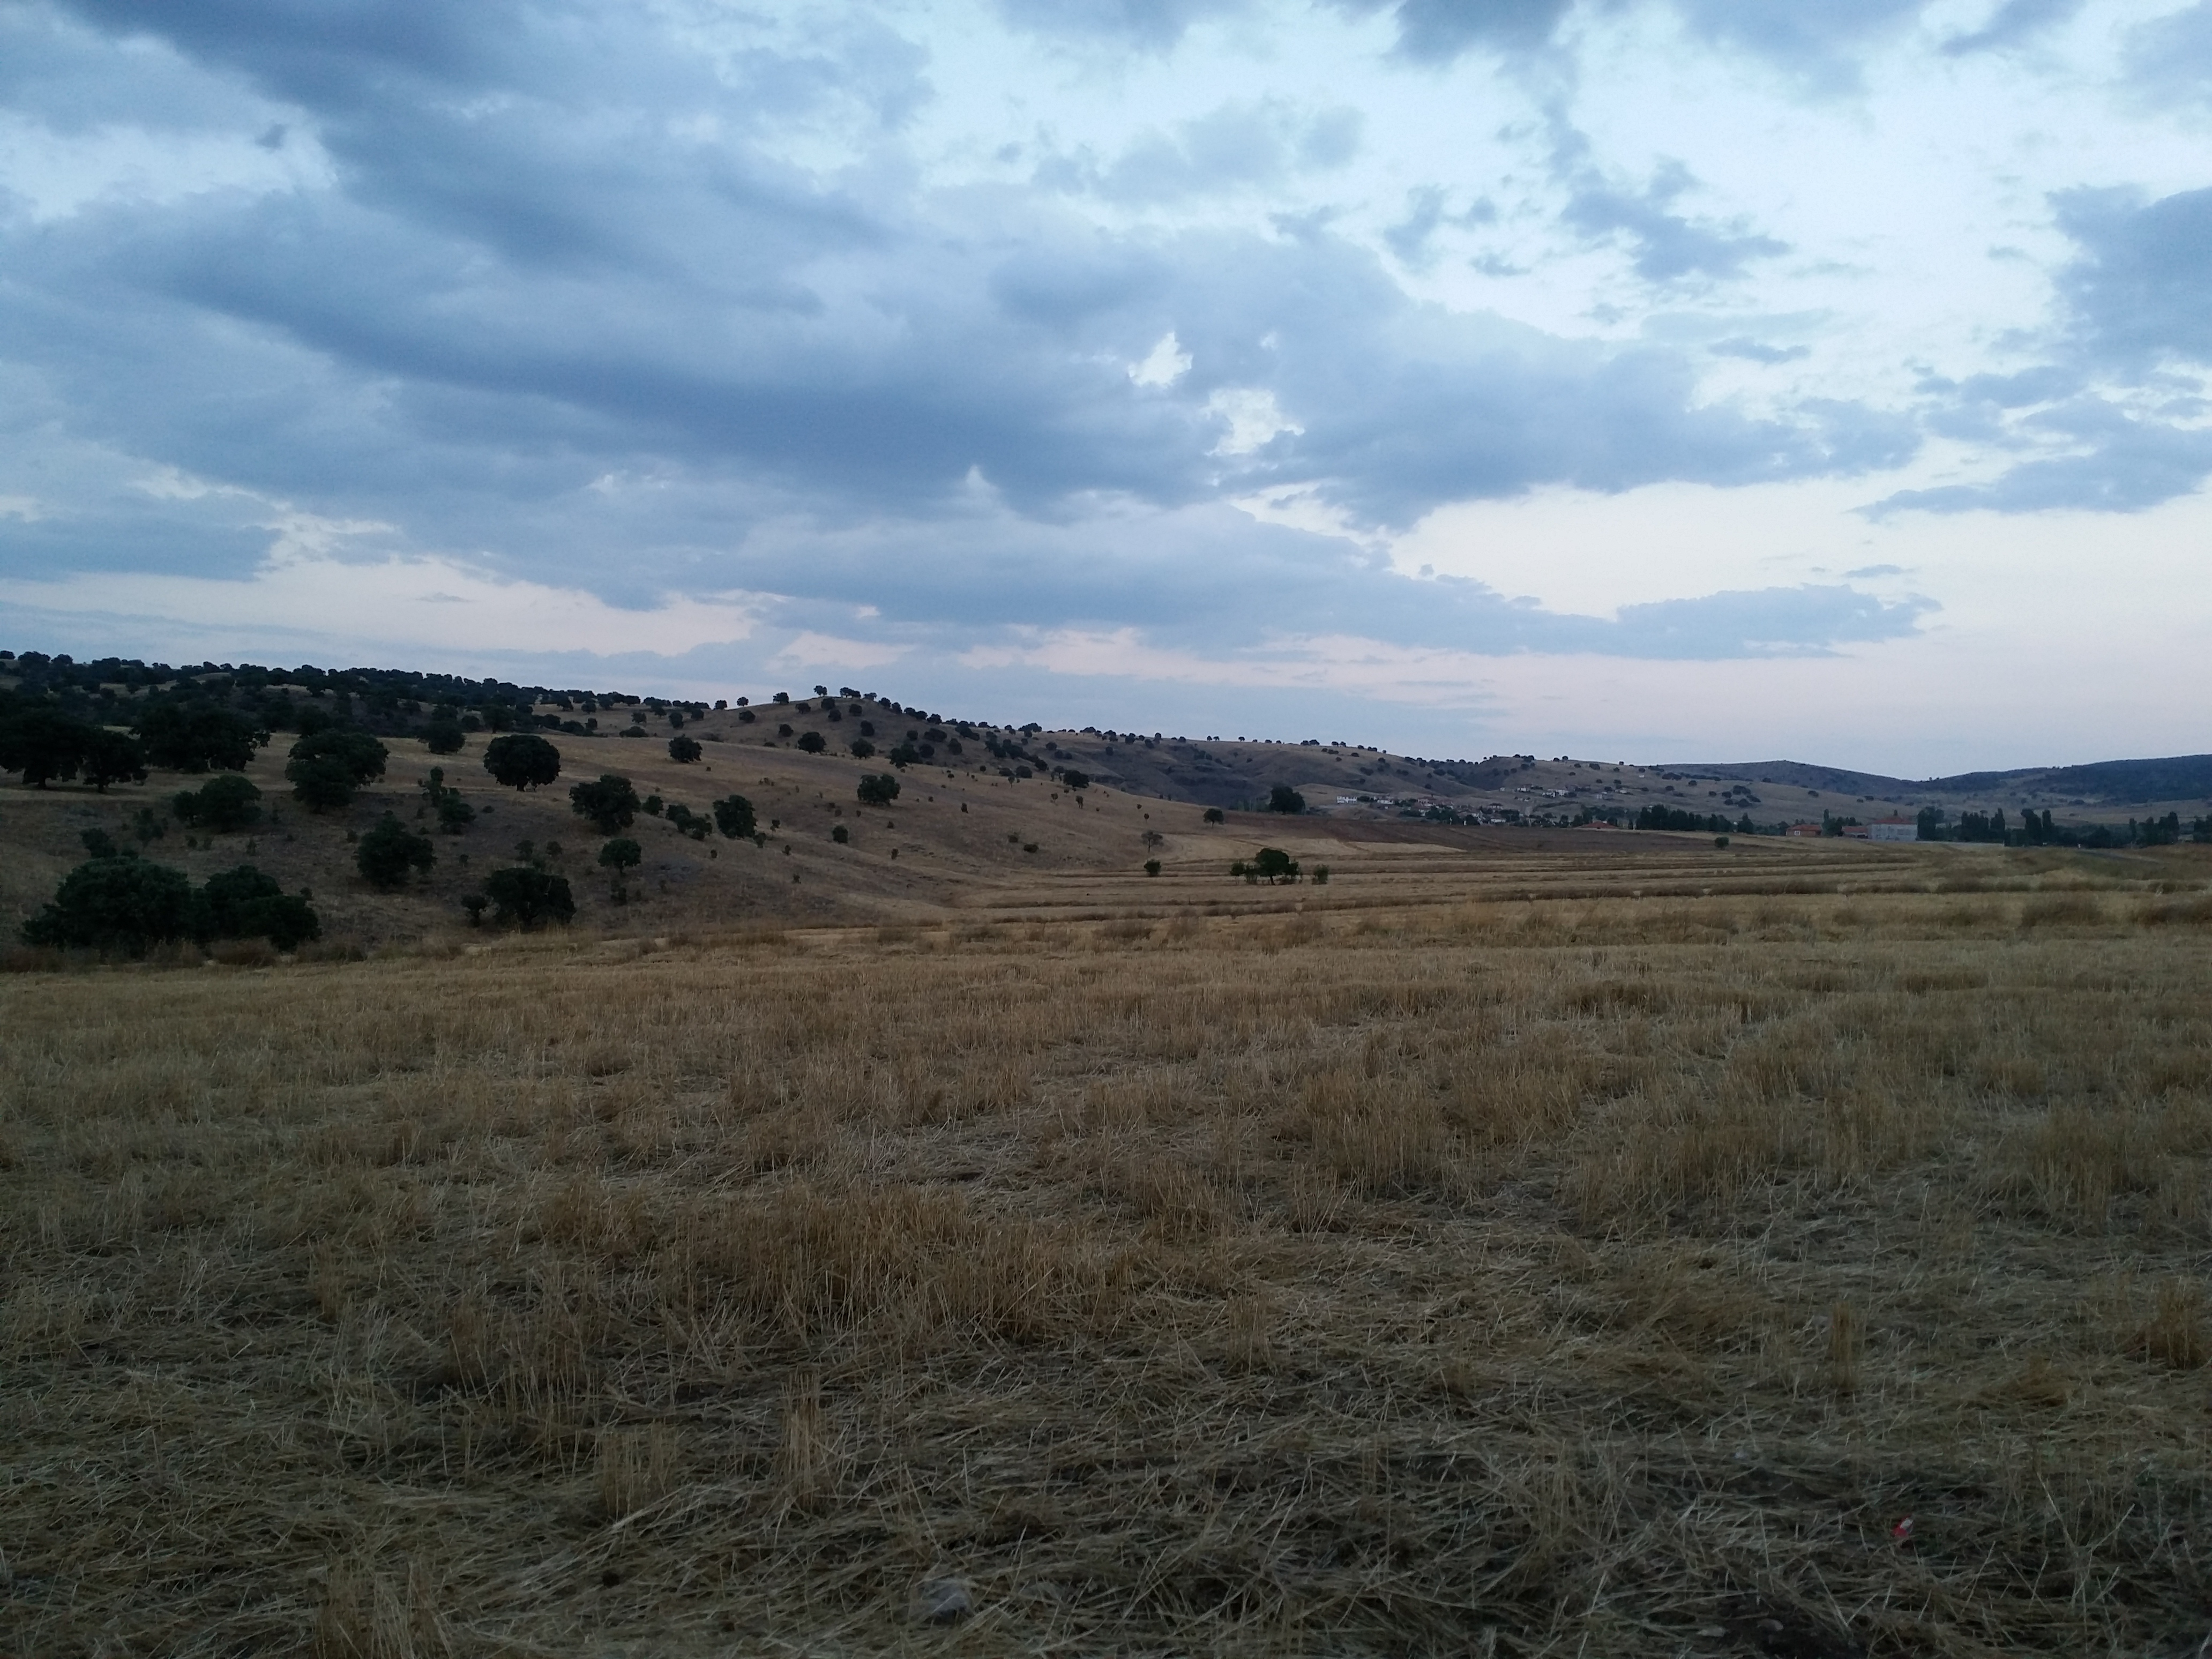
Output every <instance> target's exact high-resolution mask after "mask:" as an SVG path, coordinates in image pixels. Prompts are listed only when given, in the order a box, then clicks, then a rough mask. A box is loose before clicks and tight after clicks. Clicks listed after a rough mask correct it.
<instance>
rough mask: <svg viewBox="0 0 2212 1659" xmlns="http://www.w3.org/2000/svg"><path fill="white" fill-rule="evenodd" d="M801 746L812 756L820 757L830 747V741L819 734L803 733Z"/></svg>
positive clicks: (801, 733)
mask: <svg viewBox="0 0 2212 1659" xmlns="http://www.w3.org/2000/svg"><path fill="white" fill-rule="evenodd" d="M799 747H800V748H801V749H803V750H805V751H806V752H807V753H808V754H810V755H818V754H820V753H821V752H822V751H823V750H825V749H827V748H828V747H829V739H828V738H825V737H823V735H822V734H821V733H820V732H800V733H799Z"/></svg>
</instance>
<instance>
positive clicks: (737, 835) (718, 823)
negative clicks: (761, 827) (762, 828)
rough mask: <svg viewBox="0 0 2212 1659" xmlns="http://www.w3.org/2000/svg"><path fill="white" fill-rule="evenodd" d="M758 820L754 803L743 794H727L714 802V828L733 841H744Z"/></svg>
mask: <svg viewBox="0 0 2212 1659" xmlns="http://www.w3.org/2000/svg"><path fill="white" fill-rule="evenodd" d="M757 822H758V820H757V817H755V815H754V812H753V804H752V803H751V802H750V801H749V800H747V799H745V798H744V796H743V795H725V796H723V797H722V799H720V800H718V801H716V802H715V803H714V828H716V829H719V830H720V831H721V832H722V833H723V834H724V835H725V836H728V837H729V838H730V839H731V840H732V841H744V839H746V838H747V837H748V836H750V835H751V834H752V833H753V830H754V827H755V825H756V824H757Z"/></svg>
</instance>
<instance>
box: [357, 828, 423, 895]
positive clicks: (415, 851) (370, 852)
mask: <svg viewBox="0 0 2212 1659" xmlns="http://www.w3.org/2000/svg"><path fill="white" fill-rule="evenodd" d="M353 861H354V866H355V868H356V869H358V870H359V871H360V872H361V873H362V879H363V880H364V881H366V882H368V884H369V885H370V886H372V887H374V888H376V889H378V890H381V891H389V890H391V889H392V888H394V887H398V886H399V885H400V884H403V883H404V882H405V881H406V879H407V872H409V871H410V870H419V871H420V872H422V874H424V875H426V876H427V875H428V874H429V873H430V866H432V865H434V864H435V863H436V862H437V861H438V852H437V849H436V848H434V847H432V846H431V845H430V838H429V836H418V835H416V833H415V832H414V831H413V830H412V829H409V828H408V827H407V826H406V825H405V824H404V823H400V821H399V820H398V818H396V817H393V816H392V814H391V813H389V812H386V814H385V815H384V816H383V817H380V818H379V819H378V820H377V821H376V827H375V828H374V829H371V830H370V831H369V832H368V834H367V835H365V836H362V838H361V845H360V846H359V847H358V848H356V850H355V852H354V859H353Z"/></svg>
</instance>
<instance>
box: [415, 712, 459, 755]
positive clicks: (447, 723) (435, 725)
mask: <svg viewBox="0 0 2212 1659" xmlns="http://www.w3.org/2000/svg"><path fill="white" fill-rule="evenodd" d="M468 740H469V735H468V733H467V732H464V731H462V730H461V723H460V721H459V720H453V719H450V718H448V719H443V720H432V721H431V722H430V723H429V724H428V726H424V727H423V728H422V746H423V747H424V748H425V749H428V750H429V751H430V752H431V753H432V754H434V755H458V754H459V753H460V752H461V748H462V745H463V744H466V743H467V742H468Z"/></svg>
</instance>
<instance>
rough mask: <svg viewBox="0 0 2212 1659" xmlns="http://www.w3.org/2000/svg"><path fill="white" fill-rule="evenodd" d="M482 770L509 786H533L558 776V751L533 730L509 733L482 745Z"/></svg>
mask: <svg viewBox="0 0 2212 1659" xmlns="http://www.w3.org/2000/svg"><path fill="white" fill-rule="evenodd" d="M483 763H484V770H485V771H487V772H489V773H490V774H491V775H492V776H493V777H495V778H496V779H497V780H499V781H500V782H501V783H503V784H505V785H506V786H507V787H508V788H510V789H535V788H538V787H540V786H541V785H544V784H548V783H550V782H552V781H553V780H554V779H556V778H557V777H559V776H560V775H561V751H560V750H557V749H556V748H555V747H554V746H553V745H552V744H550V743H548V742H547V741H546V740H545V739H544V738H541V737H539V736H538V734H537V733H536V732H507V733H506V734H505V735H504V736H501V737H496V738H493V739H492V740H491V741H490V742H489V743H488V744H485V745H484V761H483Z"/></svg>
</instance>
